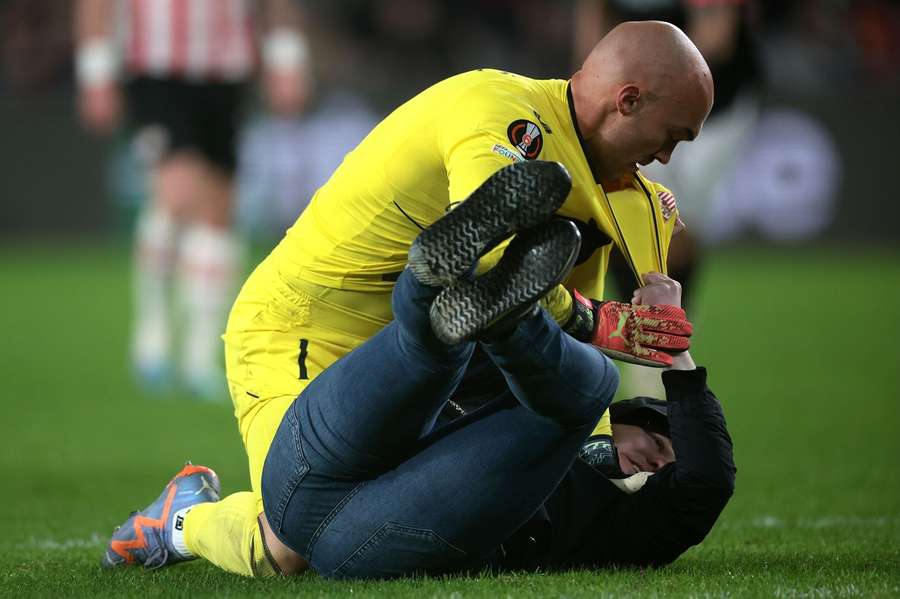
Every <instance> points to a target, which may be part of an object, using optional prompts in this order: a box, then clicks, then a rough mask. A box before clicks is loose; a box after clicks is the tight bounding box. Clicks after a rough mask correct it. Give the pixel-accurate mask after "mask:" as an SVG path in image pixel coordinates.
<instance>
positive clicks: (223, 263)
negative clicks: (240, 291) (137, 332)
mask: <svg viewBox="0 0 900 599" xmlns="http://www.w3.org/2000/svg"><path fill="white" fill-rule="evenodd" d="M179 250H180V251H179V269H178V275H179V286H178V291H179V295H180V300H181V303H182V305H183V307H184V310H185V319H186V322H185V327H184V335H185V337H184V345H183V351H182V356H181V366H182V372H183V373H184V374H185V376H186V378H187V379H188V380H202V379H203V378H204V377H208V376H217V375H218V373H220V372H221V370H222V368H221V363H222V342H221V335H222V333H223V332H224V331H225V320H226V317H227V315H228V310H229V309H230V308H231V304H232V302H233V301H234V295H235V292H236V281H237V276H238V270H239V268H240V264H241V245H240V242H239V240H238V238H237V236H236V235H235V234H234V233H232V232H231V231H228V230H225V229H219V228H214V227H209V226H205V225H191V226H190V227H188V228H187V229H186V230H185V231H184V234H183V235H182V237H181V243H180V247H179Z"/></svg>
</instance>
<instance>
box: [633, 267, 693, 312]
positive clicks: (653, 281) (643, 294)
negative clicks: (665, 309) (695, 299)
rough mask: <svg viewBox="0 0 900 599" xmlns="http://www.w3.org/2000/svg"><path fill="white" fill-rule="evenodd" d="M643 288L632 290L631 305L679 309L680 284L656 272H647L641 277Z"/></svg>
mask: <svg viewBox="0 0 900 599" xmlns="http://www.w3.org/2000/svg"><path fill="white" fill-rule="evenodd" d="M642 278H643V280H644V286H643V287H639V288H637V289H635V290H634V294H632V296H631V303H632V304H646V305H651V306H655V305H659V304H667V305H670V306H677V307H679V308H680V307H681V283H679V282H678V281H676V280H675V279H672V278H670V277H667V276H666V275H664V274H661V273H658V272H648V273H645V274H644V276H643V277H642Z"/></svg>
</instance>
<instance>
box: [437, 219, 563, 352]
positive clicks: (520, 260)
mask: <svg viewBox="0 0 900 599" xmlns="http://www.w3.org/2000/svg"><path fill="white" fill-rule="evenodd" d="M579 247H580V235H579V234H578V229H577V228H576V227H575V226H574V225H573V224H572V223H571V222H569V221H565V220H555V221H551V222H550V223H547V224H546V225H542V226H540V227H536V228H534V229H531V230H528V231H525V232H523V233H521V234H519V235H518V236H516V238H515V239H513V241H512V243H510V246H509V248H507V250H506V252H505V253H504V255H503V257H502V258H501V260H500V262H499V263H498V264H497V266H496V267H494V268H493V269H491V270H490V271H488V272H487V273H485V274H483V275H482V276H480V277H477V278H475V279H474V280H461V281H459V282H458V283H457V284H456V285H454V286H451V287H448V288H446V289H444V291H442V292H441V293H440V295H438V297H437V298H435V301H434V302H433V303H432V306H431V311H430V319H431V326H432V329H433V330H434V332H435V335H437V337H438V338H439V339H441V340H442V341H444V342H445V343H449V344H455V343H460V342H461V341H465V340H467V339H472V338H474V337H476V336H477V335H478V334H479V333H481V332H483V331H484V330H485V329H487V328H488V327H490V326H491V325H492V324H494V323H495V322H497V321H498V320H499V319H501V318H503V317H504V316H506V315H508V314H510V313H511V312H513V311H515V310H517V309H519V308H521V307H523V306H527V305H531V304H534V302H536V301H538V300H539V299H540V298H541V297H542V296H543V295H544V294H545V293H547V292H548V291H549V290H550V289H552V288H553V287H554V286H555V285H558V284H559V283H560V282H561V281H562V279H563V278H565V276H566V275H567V274H568V272H569V270H570V269H571V268H572V266H573V264H574V262H575V258H576V257H577V255H578V250H579Z"/></svg>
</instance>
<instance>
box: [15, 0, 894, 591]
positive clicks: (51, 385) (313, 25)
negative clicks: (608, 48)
mask: <svg viewBox="0 0 900 599" xmlns="http://www.w3.org/2000/svg"><path fill="white" fill-rule="evenodd" d="M648 1H649V0H648ZM613 4H616V3H613ZM618 4H621V5H624V6H627V5H633V4H640V3H636V2H635V3H632V2H627V1H623V2H619V3H618ZM302 6H303V9H304V11H305V12H306V15H307V24H306V33H307V35H308V36H309V38H310V43H311V48H312V57H313V58H312V61H313V62H312V64H313V69H314V73H315V92H314V93H315V96H314V101H313V102H312V103H311V104H310V106H309V107H308V109H307V110H306V111H305V112H304V113H303V114H301V115H298V117H297V118H296V119H283V118H272V117H271V116H269V115H267V114H265V112H264V111H263V110H262V109H261V107H260V106H261V104H259V103H258V102H254V103H253V106H255V107H256V108H255V109H253V110H252V111H251V112H252V116H251V118H250V119H249V120H248V121H247V123H246V126H245V127H244V129H243V132H242V135H241V140H240V144H239V155H240V167H239V171H238V179H237V183H238V201H239V207H240V209H239V227H240V230H241V231H242V234H243V235H244V236H245V237H246V238H247V239H248V240H250V241H251V246H252V247H253V251H252V252H251V255H250V257H249V258H248V260H247V268H248V269H249V268H251V267H252V266H253V265H254V264H255V263H256V262H257V261H258V260H259V259H260V258H261V257H262V256H263V255H264V254H265V252H266V251H267V250H268V249H269V248H270V247H271V246H272V245H273V244H274V243H275V242H276V241H277V240H278V238H279V237H280V235H281V234H282V233H283V231H284V229H285V228H286V227H287V226H289V225H290V223H291V222H293V220H294V219H295V218H296V216H297V215H298V214H299V213H300V212H301V211H302V209H303V208H304V206H305V205H306V203H307V202H308V200H309V198H310V196H311V195H312V193H313V192H314V191H315V189H316V188H317V187H318V186H319V185H321V183H323V182H324V181H325V179H326V178H327V176H328V174H329V173H330V171H331V170H332V169H333V168H334V167H335V166H336V165H337V164H338V163H339V162H340V160H341V157H342V156H343V154H344V153H345V152H346V151H347V150H348V149H350V148H352V146H353V145H355V143H356V142H357V141H358V140H359V139H361V137H362V136H363V135H365V133H366V132H367V130H368V129H369V128H370V127H371V126H372V125H373V124H374V123H376V122H377V121H378V120H379V119H380V118H381V117H382V116H384V115H385V114H387V112H389V111H390V110H391V109H392V108H393V107H395V106H397V105H398V104H399V103H401V102H402V101H404V100H405V99H407V98H409V97H411V96H412V95H414V94H415V93H417V92H418V91H420V90H421V89H423V88H425V87H426V86H428V85H429V84H431V83H434V82H436V81H438V80H440V79H442V78H444V77H447V76H449V75H452V74H455V73H459V72H462V71H465V70H469V69H473V68H479V67H495V68H501V69H506V70H510V71H514V72H518V73H521V74H524V75H528V76H532V77H546V78H550V77H553V78H565V77H566V76H567V75H568V74H569V73H570V72H571V71H572V70H573V68H574V66H575V64H576V62H577V61H576V58H575V54H576V50H575V49H574V48H575V47H576V46H577V44H576V43H575V42H577V40H576V33H577V31H576V30H577V28H578V25H579V24H581V25H583V22H580V21H579V20H578V18H577V17H576V14H577V10H576V9H577V7H576V2H574V1H570V0H565V1H563V0H560V1H551V0H518V1H512V0H484V1H481V2H477V1H466V0H460V1H456V2H449V1H440V0H383V1H380V2H365V1H362V0H342V1H334V2H326V1H322V0H309V1H307V2H303V3H302ZM71 10H72V6H71V3H70V2H68V1H64V0H63V1H61V0H0V173H2V174H0V281H2V287H3V293H2V295H0V308H2V309H0V331H2V339H3V341H4V343H3V344H2V348H0V373H2V388H3V393H2V399H0V402H2V406H3V412H2V413H3V418H2V420H3V422H4V424H5V426H4V427H3V428H4V433H3V436H2V440H0V449H2V451H0V480H2V481H3V482H2V483H0V488H3V489H4V496H5V497H4V500H3V502H2V503H0V505H2V506H3V507H2V513H0V531H2V532H0V581H3V584H2V585H0V587H2V589H0V595H4V594H10V595H11V596H23V595H29V594H34V595H48V594H53V595H55V596H85V595H87V594H91V595H119V596H121V595H126V594H127V595H132V594H142V593H143V592H145V591H147V590H148V588H149V589H151V590H152V591H153V592H154V593H155V594H161V593H167V594H185V595H191V596H196V595H198V594H203V593H210V594H230V595H240V594H243V593H252V592H257V591H259V592H262V591H265V590H266V588H265V587H263V586H259V585H255V586H254V585H251V584H250V583H245V582H237V581H234V580H233V579H231V578H230V577H227V576H226V575H219V574H218V573H216V572H214V571H213V570H212V569H210V568H207V567H206V566H202V565H192V566H187V567H186V568H183V569H174V570H180V572H175V573H174V574H166V576H165V577H154V578H153V579H146V578H142V577H141V576H140V575H139V574H138V575H136V576H135V575H131V574H126V575H124V576H123V575H118V576H113V577H103V576H101V575H100V574H99V573H98V572H97V571H96V570H95V563H96V561H95V559H96V558H97V557H98V555H99V552H100V550H101V548H102V545H103V543H104V542H105V535H106V534H107V533H108V531H109V529H110V527H111V526H112V525H114V524H116V523H118V522H119V521H120V520H121V516H124V515H125V514H127V512H128V510H129V509H134V508H136V507H138V506H140V505H143V503H146V500H147V498H148V497H150V496H152V494H153V493H155V492H156V490H157V489H158V488H159V485H160V484H161V483H162V482H163V481H164V480H166V478H167V477H168V476H170V474H171V472H173V471H174V470H173V468H174V467H175V466H176V465H177V464H178V463H179V461H181V460H183V459H187V458H191V459H193V460H194V461H195V462H203V463H207V462H208V463H209V464H210V465H211V466H213V467H215V468H216V469H217V470H219V472H220V474H221V475H222V478H223V481H224V487H225V490H226V491H228V492H230V491H234V490H237V489H239V488H241V487H243V486H245V485H246V480H247V475H246V471H245V470H246V467H245V465H244V461H243V458H242V451H241V446H240V439H239V437H238V435H237V434H236V432H237V431H236V430H235V428H236V427H235V426H234V424H233V421H232V418H231V415H230V408H229V406H228V404H227V402H226V401H225V400H224V399H223V402H222V403H221V404H219V405H214V404H202V403H196V402H193V403H192V402H190V400H189V399H188V398H186V397H182V396H180V395H179V394H178V393H174V392H173V393H169V394H167V395H164V396H162V397H156V396H152V395H148V394H146V393H144V392H143V391H142V390H141V389H140V388H138V387H137V386H136V385H135V384H134V383H133V382H132V381H131V379H130V376H129V372H128V357H127V356H128V326H129V323H130V316H129V310H130V298H129V284H130V283H129V276H130V275H129V268H130V252H131V249H130V245H129V239H130V235H131V226H132V223H133V220H134V215H135V213H136V211H137V207H138V206H139V205H140V203H141V201H142V200H143V198H144V196H145V173H144V170H143V167H142V165H141V162H140V160H139V158H138V157H137V155H136V153H135V151H134V145H133V144H132V140H131V138H130V136H129V132H128V131H127V129H123V130H122V131H121V132H120V133H119V134H118V135H116V136H114V137H112V138H105V139H101V138H97V137H93V136H90V135H88V134H87V133H86V132H85V131H84V130H83V129H82V128H81V126H80V125H79V121H78V119H77V116H76V109H75V105H74V90H75V83H74V78H73V66H72V65H73V37H72V33H71V32H72V25H71V22H72V14H71ZM748 17H749V18H748V20H747V32H748V34H749V35H750V36H751V38H752V41H753V44H754V48H755V49H754V53H755V54H754V55H755V57H756V60H757V61H758V66H759V69H758V74H759V75H758V79H756V82H757V85H756V86H755V88H754V93H755V106H756V113H755V119H756V120H755V122H754V125H753V127H752V135H750V136H749V137H747V138H746V139H745V141H744V143H742V144H741V146H742V147H740V148H739V156H740V158H739V160H738V162H737V163H736V166H735V168H734V169H730V170H729V172H724V173H721V174H720V175H721V179H720V181H718V183H717V185H716V188H715V192H714V194H713V198H712V201H711V204H710V213H709V215H710V216H709V222H708V224H707V226H706V227H705V228H704V231H703V233H704V236H705V237H706V242H707V243H708V244H709V245H710V248H711V249H710V251H709V262H708V265H707V267H706V268H705V269H704V271H703V276H702V277H701V278H700V280H699V281H698V282H697V284H696V285H697V287H696V291H693V290H692V291H693V292H694V293H695V294H696V296H697V297H696V305H695V307H693V310H694V317H695V319H696V320H697V323H698V337H697V340H698V341H697V343H698V344H697V352H696V353H697V358H699V359H698V362H700V363H704V364H707V365H708V366H709V368H710V373H711V374H710V378H711V384H712V385H713V388H714V389H715V390H716V391H717V392H718V393H719V395H720V398H721V399H722V401H723V403H724V404H725V408H726V415H727V416H728V418H729V423H730V425H731V428H732V432H733V436H734V437H735V442H736V452H737V461H738V468H739V473H738V491H737V495H736V496H735V498H734V500H733V501H732V504H731V505H730V506H729V508H728V509H727V510H726V513H725V515H724V516H723V518H722V520H721V521H720V523H719V525H718V526H717V528H716V529H715V530H714V532H713V533H712V535H711V537H710V539H709V540H708V541H707V543H706V544H705V545H704V546H703V547H701V548H698V549H695V550H693V551H692V552H690V553H689V554H688V555H687V556H686V557H684V558H683V559H682V560H681V561H679V562H678V564H676V565H675V566H674V567H673V568H672V569H671V570H669V572H670V574H668V575H667V573H666V571H664V572H661V573H654V574H652V575H648V576H645V577H643V578H642V576H643V575H635V574H629V573H615V574H595V575H590V574H586V575H584V576H581V577H575V578H566V577H555V578H553V577H551V578H550V579H549V582H539V581H538V580H537V578H538V577H519V578H513V579H511V580H505V581H504V584H505V585H506V586H502V587H492V586H485V587H478V586H472V585H469V584H468V583H466V582H465V581H460V582H457V583H454V582H452V581H450V582H447V583H429V584H428V585H426V586H424V587H415V586H404V584H400V583H398V584H397V585H394V586H391V585H387V586H385V587H384V588H379V587H376V586H371V585H367V586H364V587H361V590H363V591H365V592H368V593H374V594H377V593H380V592H384V593H385V594H388V593H390V594H394V595H397V594H400V595H403V593H407V594H408V595H409V596H417V595H419V594H427V595H445V594H446V595H449V594H450V593H452V592H457V593H461V594H462V595H461V596H482V595H484V596H488V595H491V594H494V595H496V594H497V593H512V594H513V595H533V596H546V595H548V594H559V595H562V594H565V595H567V596H591V595H596V594H599V593H601V592H607V593H612V594H617V593H619V594H635V593H638V594H641V593H644V592H650V591H651V590H653V591H654V592H657V593H661V594H664V595H666V594H711V595H731V594H735V595H740V594H754V595H757V594H758V595H768V596H773V595H774V596H797V597H799V596H816V597H830V596H843V595H852V596H856V595H858V596H869V595H880V596H888V595H900V574H898V572H900V568H898V564H900V467H898V464H897V457H898V455H900V434H898V430H900V409H898V407H897V402H898V401H900V368H898V364H900V361H898V356H900V352H898V349H897V340H898V339H900V317H898V315H897V310H898V308H900V234H898V230H897V226H898V224H897V223H898V219H900V197H898V193H897V191H896V169H897V165H898V164H900V146H898V141H897V140H898V139H900V137H898V136H900V3H898V2H896V1H888V0H787V1H776V0H766V1H752V0H751V3H750V4H749V5H748ZM688 225H689V226H690V222H688ZM184 572H194V573H195V574H199V573H202V574H203V576H202V577H198V578H196V579H193V580H194V582H191V580H192V579H190V578H188V577H185V574H184ZM667 576H670V577H671V578H669V579H667V578H666V577H667ZM173 581H174V583H173ZM641 581H644V582H641ZM173 584H174V586H173ZM191 584H196V585H199V586H198V587H195V588H193V590H190V589H191V587H190V585H191ZM309 584H313V583H311V582H310V583H309ZM644 584H651V585H656V586H653V587H645V586H643V585H644ZM123 585H124V586H123ZM147 585H149V586H147ZM229 585H231V586H229ZM548 585H549V586H548ZM337 588H338V590H339V591H340V592H346V591H347V587H341V586H338V587H337ZM179 589H180V590H179ZM314 589H315V593H316V594H325V595H327V594H329V593H330V592H331V590H330V587H328V586H327V585H324V584H319V583H316V586H315V587H314ZM268 590H270V591H273V592H283V593H285V594H296V593H297V592H299V591H301V590H302V589H300V588H298V587H291V586H289V585H280V586H275V587H271V588H269V589H268ZM351 590H352V588H351Z"/></svg>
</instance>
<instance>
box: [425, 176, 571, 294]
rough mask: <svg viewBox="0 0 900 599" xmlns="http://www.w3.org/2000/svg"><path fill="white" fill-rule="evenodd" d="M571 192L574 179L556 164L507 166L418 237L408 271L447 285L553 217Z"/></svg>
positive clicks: (428, 283) (426, 281)
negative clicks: (491, 252)
mask: <svg viewBox="0 0 900 599" xmlns="http://www.w3.org/2000/svg"><path fill="white" fill-rule="evenodd" d="M571 189H572V179H571V177H570V176H569V173H568V171H566V169H565V167H564V166H563V165H561V164H559V163H558V162H550V161H546V160H534V161H528V162H517V163H515V164H511V165H509V166H507V167H504V168H502V169H500V170H499V171H497V172H496V173H494V174H493V175H491V176H490V177H489V178H488V179H487V181H485V182H484V183H482V184H481V186H480V187H479V188H478V189H476V190H475V191H474V192H472V194H471V195H470V196H469V197H468V198H467V199H466V201H464V202H462V203H461V204H460V205H459V206H458V207H457V208H455V209H454V210H451V211H450V212H448V213H447V214H446V215H445V216H443V217H442V218H440V219H439V220H438V221H436V222H435V223H434V224H432V225H431V226H430V227H428V228H427V229H425V230H424V231H423V232H422V233H420V234H419V236H418V237H416V239H415V241H413V243H412V246H411V247H410V249H409V258H408V262H409V267H410V269H411V270H412V272H413V274H414V275H415V276H416V278H417V279H418V280H419V282H421V283H424V284H425V285H431V286H435V287H437V286H448V285H450V284H452V283H453V282H454V281H456V280H457V279H458V278H459V277H461V276H462V275H464V274H466V273H467V272H468V271H469V269H470V268H471V267H472V264H474V263H475V261H476V260H477V259H478V258H479V257H481V256H482V255H483V254H484V253H485V252H487V251H488V250H490V249H491V248H492V247H494V246H495V245H497V244H498V243H499V242H500V241H502V240H503V239H505V238H506V237H508V236H509V235H511V234H513V233H515V232H517V231H523V230H525V229H529V228H531V227H534V226H537V225H538V224H540V223H542V222H544V221H546V220H547V219H548V218H550V216H551V215H552V214H553V213H554V212H556V211H557V210H559V208H560V206H562V205H563V203H564V202H565V201H566V198H567V197H568V195H569V191H571Z"/></svg>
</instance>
